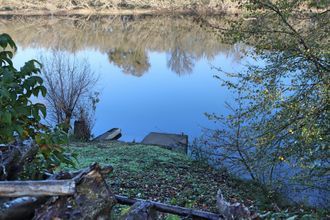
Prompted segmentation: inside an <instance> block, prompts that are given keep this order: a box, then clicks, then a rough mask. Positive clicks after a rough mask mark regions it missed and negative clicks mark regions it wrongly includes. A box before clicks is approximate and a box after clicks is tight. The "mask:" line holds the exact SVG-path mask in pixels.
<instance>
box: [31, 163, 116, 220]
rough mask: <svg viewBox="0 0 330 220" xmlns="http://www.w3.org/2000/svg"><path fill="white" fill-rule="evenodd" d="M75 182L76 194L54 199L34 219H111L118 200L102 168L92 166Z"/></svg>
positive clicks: (78, 176) (77, 176) (38, 211)
mask: <svg viewBox="0 0 330 220" xmlns="http://www.w3.org/2000/svg"><path fill="white" fill-rule="evenodd" d="M73 180H74V181H75V182H76V192H75V193H74V194H73V195H72V196H61V197H52V198H51V199H50V200H48V201H47V202H46V203H45V204H44V205H43V207H41V208H40V209H38V210H37V211H36V214H35V216H34V219H43V220H47V219H109V218H110V213H111V209H112V207H113V206H114V205H115V203H116V200H115V198H114V196H113V194H112V193H111V192H110V190H109V188H108V185H107V184H106V182H105V180H104V178H103V176H102V173H101V168H100V166H99V165H97V164H94V165H92V166H91V167H89V168H87V169H85V170H83V171H81V172H80V173H79V174H78V175H76V176H75V177H74V178H73Z"/></svg>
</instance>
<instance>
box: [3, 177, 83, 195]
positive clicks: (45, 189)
mask: <svg viewBox="0 0 330 220" xmlns="http://www.w3.org/2000/svg"><path fill="white" fill-rule="evenodd" d="M75 188H76V184H75V182H74V181H72V180H51V181H50V180H45V181H2V182H0V196H1V197H21V196H61V195H73V194H74V193H75Z"/></svg>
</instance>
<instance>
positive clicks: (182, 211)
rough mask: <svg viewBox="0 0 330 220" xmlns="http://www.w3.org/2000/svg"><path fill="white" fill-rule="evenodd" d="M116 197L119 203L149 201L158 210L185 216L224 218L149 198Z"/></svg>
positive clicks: (130, 203) (127, 203)
mask: <svg viewBox="0 0 330 220" xmlns="http://www.w3.org/2000/svg"><path fill="white" fill-rule="evenodd" d="M115 198H116V200H117V202H118V203H120V204H124V205H133V204H134V203H136V202H142V203H143V202H148V203H149V204H151V205H152V207H153V208H154V209H156V210H157V211H160V212H165V213H171V214H175V215H179V216H184V217H198V218H201V219H210V220H219V219H223V217H222V216H221V215H218V214H215V213H211V212H205V211H200V210H194V209H189V208H183V207H179V206H172V205H167V204H164V203H160V202H153V201H147V200H142V199H130V198H128V197H125V196H120V195H115Z"/></svg>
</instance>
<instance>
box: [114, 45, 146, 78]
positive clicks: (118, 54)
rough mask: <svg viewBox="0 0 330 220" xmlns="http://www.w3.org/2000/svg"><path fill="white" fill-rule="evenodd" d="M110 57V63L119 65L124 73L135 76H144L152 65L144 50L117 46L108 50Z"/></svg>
mask: <svg viewBox="0 0 330 220" xmlns="http://www.w3.org/2000/svg"><path fill="white" fill-rule="evenodd" d="M108 57H109V61H110V63H114V64H115V65H117V66H118V67H119V68H121V69H122V70H123V72H124V73H128V74H132V75H134V76H139V77H140V76H142V75H143V74H144V73H145V72H147V71H148V70H149V67H150V63H149V60H148V56H147V55H146V53H145V51H143V50H132V49H129V50H124V49H122V48H115V49H111V50H110V51H109V52H108Z"/></svg>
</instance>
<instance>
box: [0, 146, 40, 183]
mask: <svg viewBox="0 0 330 220" xmlns="http://www.w3.org/2000/svg"><path fill="white" fill-rule="evenodd" d="M37 152H38V146H37V145H35V144H34V143H33V142H25V143H24V144H22V143H20V144H16V145H1V150H0V180H15V179H17V176H18V175H19V173H20V172H21V171H22V170H23V167H24V165H25V164H26V163H29V162H30V161H32V160H33V158H34V157H35V155H36V154H37Z"/></svg>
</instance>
